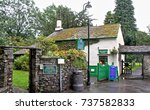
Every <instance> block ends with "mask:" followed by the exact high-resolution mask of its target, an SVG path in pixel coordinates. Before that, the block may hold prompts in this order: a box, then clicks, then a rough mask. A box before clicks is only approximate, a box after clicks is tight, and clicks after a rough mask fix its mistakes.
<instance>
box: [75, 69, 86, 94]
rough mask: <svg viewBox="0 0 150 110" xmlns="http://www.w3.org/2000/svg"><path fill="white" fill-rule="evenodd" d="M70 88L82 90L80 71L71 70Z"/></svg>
mask: <svg viewBox="0 0 150 110" xmlns="http://www.w3.org/2000/svg"><path fill="white" fill-rule="evenodd" d="M72 88H73V90H74V91H77V92H80V91H83V90H84V85H83V75H82V71H81V70H78V71H76V72H73V78H72Z"/></svg>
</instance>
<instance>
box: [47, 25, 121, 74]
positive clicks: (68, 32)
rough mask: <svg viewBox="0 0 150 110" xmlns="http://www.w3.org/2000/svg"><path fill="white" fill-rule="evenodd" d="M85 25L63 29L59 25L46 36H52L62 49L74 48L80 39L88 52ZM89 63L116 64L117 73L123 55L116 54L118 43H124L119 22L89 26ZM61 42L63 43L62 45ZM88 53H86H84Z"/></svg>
mask: <svg viewBox="0 0 150 110" xmlns="http://www.w3.org/2000/svg"><path fill="white" fill-rule="evenodd" d="M87 33H88V30H87V27H79V28H69V29H63V28H61V26H59V27H58V28H56V31H55V32H54V33H52V34H51V35H49V36H48V38H53V39H54V40H56V43H57V44H58V45H59V46H60V48H62V49H69V48H76V47H77V45H76V41H77V40H78V39H82V40H83V41H84V42H85V48H84V49H83V51H84V52H85V53H88V46H87V39H88V34H87ZM89 40H90V65H97V63H98V62H100V61H102V62H103V63H108V64H110V65H111V64H113V65H115V66H118V69H119V74H120V73H121V72H120V65H121V60H122V59H123V60H124V56H123V55H119V54H118V48H119V45H124V40H123V36H122V32H121V26H120V24H108V25H102V26H91V27H90V39H89ZM62 44H64V45H63V46H62ZM86 55H88V54H86Z"/></svg>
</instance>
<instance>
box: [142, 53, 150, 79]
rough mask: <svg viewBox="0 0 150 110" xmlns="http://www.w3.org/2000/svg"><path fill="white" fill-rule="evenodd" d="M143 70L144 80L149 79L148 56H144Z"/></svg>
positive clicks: (149, 63)
mask: <svg viewBox="0 0 150 110" xmlns="http://www.w3.org/2000/svg"><path fill="white" fill-rule="evenodd" d="M143 69H144V70H143V72H144V73H143V75H144V78H145V77H149V78H150V55H144V62H143Z"/></svg>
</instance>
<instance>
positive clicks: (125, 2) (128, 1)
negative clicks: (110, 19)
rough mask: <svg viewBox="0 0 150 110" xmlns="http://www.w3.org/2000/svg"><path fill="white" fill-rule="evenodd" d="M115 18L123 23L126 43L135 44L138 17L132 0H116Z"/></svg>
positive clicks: (117, 21) (122, 27)
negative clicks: (135, 15) (135, 14)
mask: <svg viewBox="0 0 150 110" xmlns="http://www.w3.org/2000/svg"><path fill="white" fill-rule="evenodd" d="M114 12H115V13H114V19H115V22H116V23H120V24H121V29H122V33H123V37H124V40H125V45H135V34H136V31H137V28H136V24H135V22H136V19H135V18H134V7H133V5H132V0H116V7H115V9H114Z"/></svg>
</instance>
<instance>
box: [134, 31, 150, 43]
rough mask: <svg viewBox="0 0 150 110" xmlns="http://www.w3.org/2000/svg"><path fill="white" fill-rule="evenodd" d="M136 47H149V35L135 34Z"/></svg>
mask: <svg viewBox="0 0 150 110" xmlns="http://www.w3.org/2000/svg"><path fill="white" fill-rule="evenodd" d="M136 45H150V35H148V34H147V33H145V32H142V31H138V32H137V34H136Z"/></svg>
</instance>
